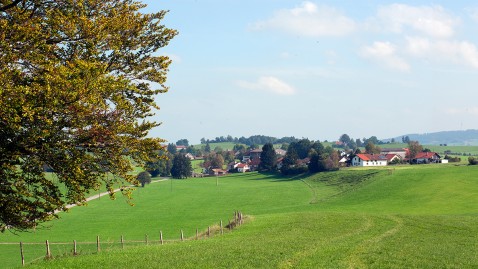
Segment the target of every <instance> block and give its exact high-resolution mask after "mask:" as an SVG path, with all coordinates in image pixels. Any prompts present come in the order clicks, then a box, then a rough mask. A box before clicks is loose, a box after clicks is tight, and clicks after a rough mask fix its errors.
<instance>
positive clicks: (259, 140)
mask: <svg viewBox="0 0 478 269" xmlns="http://www.w3.org/2000/svg"><path fill="white" fill-rule="evenodd" d="M297 141H299V139H297V138H295V137H293V136H287V137H282V138H276V137H272V136H266V135H253V136H250V137H248V138H246V137H244V136H241V137H239V138H237V137H232V136H230V135H228V136H226V137H224V136H220V137H216V138H215V139H206V138H201V144H208V143H221V142H231V143H236V144H245V145H247V146H252V145H265V144H268V143H270V144H282V143H292V142H297Z"/></svg>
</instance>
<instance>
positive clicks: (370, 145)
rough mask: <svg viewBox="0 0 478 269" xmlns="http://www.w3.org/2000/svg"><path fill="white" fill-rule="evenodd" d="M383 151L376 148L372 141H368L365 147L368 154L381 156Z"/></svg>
mask: <svg viewBox="0 0 478 269" xmlns="http://www.w3.org/2000/svg"><path fill="white" fill-rule="evenodd" d="M381 151H382V149H381V148H380V147H379V146H375V144H374V143H373V142H372V141H368V143H367V145H366V146H365V152H366V153H368V154H379V153H380V152H381Z"/></svg>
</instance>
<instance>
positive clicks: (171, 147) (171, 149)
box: [168, 143, 177, 154]
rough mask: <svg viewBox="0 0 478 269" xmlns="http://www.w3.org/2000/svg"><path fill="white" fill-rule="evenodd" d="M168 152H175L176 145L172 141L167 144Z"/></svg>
mask: <svg viewBox="0 0 478 269" xmlns="http://www.w3.org/2000/svg"><path fill="white" fill-rule="evenodd" d="M168 152H169V153H171V154H176V152H177V148H176V145H175V144H173V143H169V144H168Z"/></svg>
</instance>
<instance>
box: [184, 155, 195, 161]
mask: <svg viewBox="0 0 478 269" xmlns="http://www.w3.org/2000/svg"><path fill="white" fill-rule="evenodd" d="M184 156H186V158H188V159H190V160H194V159H196V157H194V155H192V154H191V153H187V154H186V155H184Z"/></svg>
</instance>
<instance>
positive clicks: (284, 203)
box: [0, 165, 478, 268]
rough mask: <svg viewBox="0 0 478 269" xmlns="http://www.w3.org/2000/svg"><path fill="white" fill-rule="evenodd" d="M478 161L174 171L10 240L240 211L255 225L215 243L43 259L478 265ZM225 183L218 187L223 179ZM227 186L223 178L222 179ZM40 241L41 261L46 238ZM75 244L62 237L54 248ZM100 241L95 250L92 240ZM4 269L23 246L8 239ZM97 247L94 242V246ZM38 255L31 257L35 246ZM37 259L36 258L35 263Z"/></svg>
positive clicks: (60, 264)
mask: <svg viewBox="0 0 478 269" xmlns="http://www.w3.org/2000/svg"><path fill="white" fill-rule="evenodd" d="M477 176H478V167H473V166H454V165H426V166H425V165H423V166H398V167H394V168H390V167H387V168H381V169H375V170H365V169H356V168H354V169H344V170H341V171H338V172H330V173H320V174H315V175H311V176H303V177H298V178H292V179H290V178H282V177H278V176H274V175H261V174H257V173H249V174H235V175H232V176H228V177H220V178H219V179H218V182H216V178H200V179H189V180H182V181H180V180H173V181H164V182H161V183H154V184H151V185H148V186H147V187H146V188H139V189H138V191H137V193H136V194H135V200H134V201H135V203H136V205H135V206H134V207H130V206H128V205H127V204H126V203H125V202H124V200H123V199H122V198H118V199H117V200H115V201H110V200H108V199H103V198H102V199H101V200H96V201H93V202H91V203H90V205H89V206H88V207H78V208H74V209H72V211H71V212H70V213H66V214H62V218H61V219H60V220H57V221H54V222H51V223H49V224H48V226H50V228H45V229H42V230H37V231H36V232H31V233H22V234H20V235H19V236H15V235H12V234H9V233H8V232H7V233H5V234H2V235H0V238H1V240H0V241H1V242H19V241H20V240H21V241H24V242H40V243H42V242H44V240H46V239H49V240H50V241H51V242H71V241H73V240H77V241H94V240H95V238H96V235H100V237H101V238H102V240H104V241H105V242H106V241H110V242H112V241H116V242H117V241H118V240H119V237H120V235H124V236H125V238H126V239H127V240H128V239H130V240H131V239H135V240H142V239H144V237H145V234H148V236H149V237H150V238H152V237H158V234H159V230H162V231H163V233H164V235H165V237H166V238H168V239H177V238H179V234H180V229H183V230H184V233H185V235H186V236H187V237H192V236H194V234H195V229H196V228H199V229H200V230H201V231H205V229H206V228H207V226H210V225H215V224H216V225H217V223H218V222H219V220H221V219H222V220H227V219H228V218H231V217H232V213H233V212H234V210H241V211H242V212H244V213H245V214H247V215H248V216H250V217H249V219H248V221H247V222H246V224H245V225H243V226H241V227H240V228H238V229H236V230H234V231H232V232H229V233H226V234H225V235H223V236H216V237H213V238H210V239H207V240H199V241H186V242H179V243H171V244H166V245H163V246H160V245H154V246H139V247H138V246H137V247H127V248H126V249H125V250H120V249H117V248H116V249H111V250H109V251H103V252H102V253H100V254H93V255H80V256H78V257H68V258H59V259H55V260H51V261H48V262H41V263H34V264H33V265H30V266H31V267H33V268H46V267H48V268H89V267H93V266H96V267H101V268H104V267H106V268H113V267H114V268H126V267H127V268H163V267H167V268H170V267H172V268H225V267H231V268H474V267H477V266H478V256H477V254H476V250H477V249H478V241H477V240H476V239H477V238H476V237H477V234H478V227H477V225H476V222H477V221H478V203H477V202H478V196H477V195H476V193H478V180H477V178H478V177H477ZM217 183H218V184H217ZM216 184H217V185H216ZM34 247H36V246H29V249H27V253H28V254H29V255H30V256H29V257H30V258H34V257H35V255H37V256H38V255H40V256H41V255H44V246H42V245H40V246H37V250H34ZM68 248H70V249H71V246H68V247H62V246H61V245H60V246H56V248H55V251H57V252H56V253H55V252H54V253H53V254H54V255H57V256H58V255H60V254H61V252H68V250H65V249H68ZM90 248H94V246H91V247H90ZM0 249H1V251H0V255H1V257H0V259H1V260H2V261H5V262H4V263H3V264H4V266H5V267H12V266H19V265H20V258H19V256H20V254H19V247H18V245H14V246H11V245H0ZM84 253H88V250H86V247H85V250H84ZM27 256H28V255H27ZM27 261H28V260H27Z"/></svg>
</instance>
